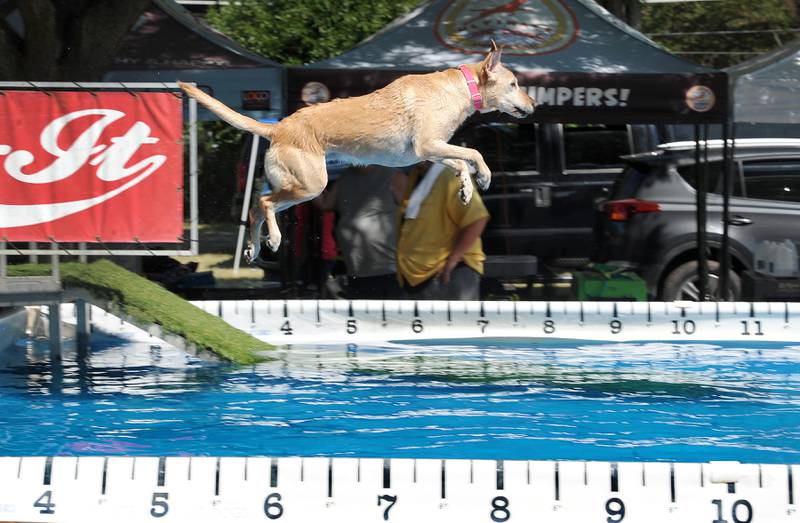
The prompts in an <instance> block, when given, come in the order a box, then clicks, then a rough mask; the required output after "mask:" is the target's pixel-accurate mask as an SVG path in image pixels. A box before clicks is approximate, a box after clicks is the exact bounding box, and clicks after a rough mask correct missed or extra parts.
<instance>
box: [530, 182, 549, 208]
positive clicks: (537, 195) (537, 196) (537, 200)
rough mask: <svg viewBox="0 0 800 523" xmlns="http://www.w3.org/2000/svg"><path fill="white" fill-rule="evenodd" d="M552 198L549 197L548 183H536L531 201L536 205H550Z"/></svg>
mask: <svg viewBox="0 0 800 523" xmlns="http://www.w3.org/2000/svg"><path fill="white" fill-rule="evenodd" d="M551 202H552V200H551V197H550V186H549V185H537V186H536V188H535V189H534V191H533V203H534V205H535V206H536V207H550V204H551Z"/></svg>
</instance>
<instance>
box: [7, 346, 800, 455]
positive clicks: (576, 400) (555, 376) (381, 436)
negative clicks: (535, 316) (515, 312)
mask: <svg viewBox="0 0 800 523" xmlns="http://www.w3.org/2000/svg"><path fill="white" fill-rule="evenodd" d="M94 343H95V346H94V347H93V351H92V354H91V356H90V357H88V358H86V359H81V358H77V357H76V356H75V354H74V351H72V350H70V349H69V348H67V350H66V354H65V357H64V360H63V362H62V364H60V365H55V366H54V365H52V364H51V362H50V361H49V358H48V351H47V347H46V346H45V345H37V344H31V343H28V344H20V345H18V346H17V347H12V348H11V349H9V350H6V351H4V352H2V353H0V455H10V456H22V455H65V454H66V455H117V454H125V455H159V456H163V455H218V456H253V455H268V456H289V455H299V456H316V455H325V456H358V457H414V458H475V459H478V458H491V459H579V460H615V461H636V460H643V461H653V460H668V461H708V460H739V461H744V462H759V463H797V462H798V461H800V372H798V371H800V345H799V346H784V345H782V344H763V345H758V346H753V345H750V346H743V345H726V346H721V345H714V344H694V345H679V344H672V343H639V344H599V343H598V344H587V343H585V342H580V343H578V342H569V341H563V342H555V341H548V342H547V344H546V345H543V344H541V343H537V342H534V341H503V342H499V341H491V340H489V341H486V340H484V341H481V342H478V341H475V340H471V341H456V340H453V341H449V342H441V341H437V342H433V343H431V344H428V345H425V346H420V345H403V344H386V345H382V346H377V345H371V346H349V347H348V346H329V347H314V346H303V347H300V346H295V347H291V348H286V349H282V350H280V351H279V352H278V353H276V360H275V361H272V362H268V363H263V364H259V365H256V366H251V367H244V368H236V367H231V366H227V365H221V364H218V363H209V362H204V361H201V360H198V359H195V358H192V357H189V356H187V355H185V354H184V353H182V352H180V351H179V350H177V349H174V348H171V347H158V346H150V345H147V344H130V343H123V342H121V341H120V340H117V339H113V338H106V339H104V340H100V339H99V338H95V340H94Z"/></svg>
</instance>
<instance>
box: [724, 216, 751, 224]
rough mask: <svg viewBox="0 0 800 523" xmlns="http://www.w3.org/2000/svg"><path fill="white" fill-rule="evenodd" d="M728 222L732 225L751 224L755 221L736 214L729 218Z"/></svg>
mask: <svg viewBox="0 0 800 523" xmlns="http://www.w3.org/2000/svg"><path fill="white" fill-rule="evenodd" d="M728 223H729V224H731V225H750V224H751V223H753V220H751V219H750V218H745V217H744V216H734V217H733V218H731V219H730V220H728Z"/></svg>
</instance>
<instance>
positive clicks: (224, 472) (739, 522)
mask: <svg viewBox="0 0 800 523" xmlns="http://www.w3.org/2000/svg"><path fill="white" fill-rule="evenodd" d="M798 474H800V466H797V465H793V466H788V465H755V464H739V463H736V462H716V463H714V462H712V463H706V464H701V463H674V464H670V463H608V462H576V461H561V462H554V461H488V460H435V459H427V460H414V459H391V460H388V459H387V460H384V459H356V458H333V459H329V458H267V457H258V458H230V457H229V458H213V457H195V458H188V457H168V458H157V457H144V458H134V457H109V458H104V457H55V458H44V457H24V458H12V457H9V458H0V521H16V522H52V521H58V522H75V523H86V522H94V521H97V522H104V523H105V522H108V521H114V522H125V521H131V522H139V521H148V522H155V521H164V522H166V521H187V522H204V521H209V522H212V521H213V522H219V521H277V522H280V523H284V522H285V523H308V522H314V521H319V522H328V521H330V522H348V523H352V522H375V523H378V522H381V521H390V522H411V523H422V522H430V521H448V522H459V523H463V522H473V521H474V522H487V523H489V522H500V523H502V522H506V521H510V522H513V521H526V522H536V521H546V522H559V523H560V522H577V521H580V522H591V521H597V522H601V523H602V522H607V523H622V522H624V523H633V522H642V523H657V522H662V521H663V522H667V521H670V522H680V523H689V522H703V523H723V522H730V523H755V522H770V523H779V522H790V521H792V522H796V521H798V519H800V514H798V513H797V503H798V487H797V481H796V478H800V476H798Z"/></svg>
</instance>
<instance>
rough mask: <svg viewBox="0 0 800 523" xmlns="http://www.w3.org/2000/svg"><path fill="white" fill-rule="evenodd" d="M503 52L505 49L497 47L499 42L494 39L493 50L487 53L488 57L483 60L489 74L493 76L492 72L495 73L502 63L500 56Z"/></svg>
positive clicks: (484, 67)
mask: <svg viewBox="0 0 800 523" xmlns="http://www.w3.org/2000/svg"><path fill="white" fill-rule="evenodd" d="M502 54H503V49H502V48H499V47H497V44H496V43H494V40H492V50H491V51H489V54H487V55H486V58H484V60H483V69H484V70H485V71H486V73H487V75H490V76H491V73H493V72H494V70H495V69H496V68H497V66H498V65H499V64H500V57H501V55H502Z"/></svg>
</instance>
